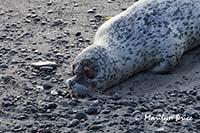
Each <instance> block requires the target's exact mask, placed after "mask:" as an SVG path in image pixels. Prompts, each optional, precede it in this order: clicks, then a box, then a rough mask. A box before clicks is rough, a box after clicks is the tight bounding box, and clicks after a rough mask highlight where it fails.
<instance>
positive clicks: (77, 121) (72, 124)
mask: <svg viewBox="0 0 200 133" xmlns="http://www.w3.org/2000/svg"><path fill="white" fill-rule="evenodd" d="M78 124H79V120H77V119H73V120H72V121H71V122H70V123H69V125H68V127H69V128H71V127H75V126H77V125H78Z"/></svg>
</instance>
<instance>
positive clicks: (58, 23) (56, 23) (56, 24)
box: [52, 19, 64, 26]
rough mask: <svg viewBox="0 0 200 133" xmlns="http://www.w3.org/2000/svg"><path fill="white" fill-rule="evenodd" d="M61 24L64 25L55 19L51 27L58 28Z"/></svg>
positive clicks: (60, 20)
mask: <svg viewBox="0 0 200 133" xmlns="http://www.w3.org/2000/svg"><path fill="white" fill-rule="evenodd" d="M63 23H64V21H63V20H62V19H57V20H55V21H54V22H53V23H52V26H59V25H61V24H63Z"/></svg>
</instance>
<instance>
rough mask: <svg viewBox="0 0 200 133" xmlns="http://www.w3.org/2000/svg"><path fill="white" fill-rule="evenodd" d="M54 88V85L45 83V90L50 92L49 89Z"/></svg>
mask: <svg viewBox="0 0 200 133" xmlns="http://www.w3.org/2000/svg"><path fill="white" fill-rule="evenodd" d="M52 87H53V86H52V84H50V83H47V82H46V83H44V84H43V88H44V89H45V90H48V89H51V88H52Z"/></svg>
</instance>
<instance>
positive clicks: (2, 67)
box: [0, 0, 200, 133]
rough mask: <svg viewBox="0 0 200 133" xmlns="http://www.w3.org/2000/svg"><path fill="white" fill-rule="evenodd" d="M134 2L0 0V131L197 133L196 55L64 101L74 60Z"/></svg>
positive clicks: (199, 68) (199, 88)
mask: <svg viewBox="0 0 200 133" xmlns="http://www.w3.org/2000/svg"><path fill="white" fill-rule="evenodd" d="M133 3H134V1H132V0H123V1H122V0H77V1H76V0H52V1H46V0H0V132H1V133H5V132H9V133H13V132H19V133H29V132H30V133H65V132H66V133H67V132H68V133H73V132H74V133H76V132H78V133H79V132H80V133H81V132H82V133H87V132H111V133H140V132H141V133H143V132H144V133H152V132H153V133H177V132H181V133H198V132H200V81H199V80H200V57H199V55H200V49H196V50H193V51H191V52H188V53H187V54H186V55H184V57H183V59H182V60H181V62H180V63H179V64H178V65H177V67H176V68H175V70H174V71H173V72H172V73H171V74H168V75H154V74H151V73H149V72H144V73H140V74H138V75H136V76H134V77H133V78H132V79H130V80H128V81H126V82H124V83H122V84H120V85H117V86H115V87H113V88H111V89H109V90H108V91H107V92H104V93H103V94H102V95H99V96H98V97H91V98H84V99H72V98H70V97H68V94H69V89H68V88H67V87H66V86H65V84H64V81H65V80H66V79H67V78H69V77H71V76H72V75H71V71H70V63H72V61H73V59H74V57H75V56H76V55H77V54H78V53H79V52H80V51H81V50H82V49H84V48H85V47H87V46H89V45H91V44H92V39H93V37H94V33H95V32H96V30H97V28H98V27H99V26H100V24H102V23H103V22H105V21H106V20H107V19H109V18H110V17H111V16H114V15H116V14H118V13H119V12H121V11H123V10H124V9H126V8H127V7H128V6H129V5H131V4H133ZM38 61H43V62H44V63H45V61H51V62H54V63H51V62H50V64H48V65H45V64H43V65H41V64H34V63H37V62H38ZM46 63H49V62H46ZM161 115H164V116H161ZM178 115H181V117H180V116H178ZM147 116H152V117H154V119H153V118H152V117H151V119H150V117H148V118H147ZM155 117H157V119H156V118H155ZM161 118H162V119H161ZM164 118H165V119H164ZM167 118H171V119H167ZM183 118H188V119H187V120H183ZM190 118H192V119H190Z"/></svg>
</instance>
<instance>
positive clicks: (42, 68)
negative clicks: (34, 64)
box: [40, 66, 54, 72]
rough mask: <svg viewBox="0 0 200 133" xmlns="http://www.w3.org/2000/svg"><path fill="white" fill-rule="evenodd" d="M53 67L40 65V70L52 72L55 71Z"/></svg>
mask: <svg viewBox="0 0 200 133" xmlns="http://www.w3.org/2000/svg"><path fill="white" fill-rule="evenodd" d="M53 69H54V68H53V67H50V66H42V67H40V71H45V72H51V71H53Z"/></svg>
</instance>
